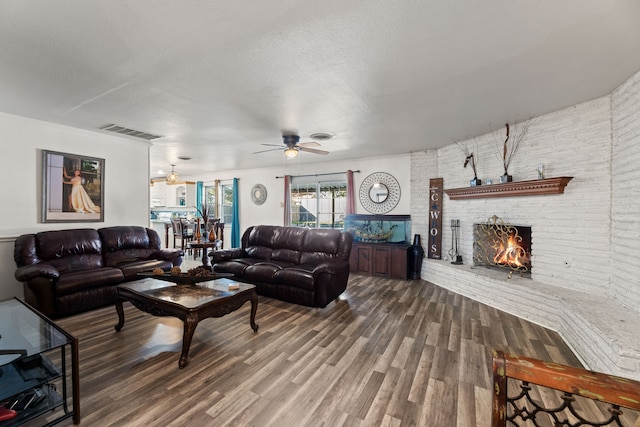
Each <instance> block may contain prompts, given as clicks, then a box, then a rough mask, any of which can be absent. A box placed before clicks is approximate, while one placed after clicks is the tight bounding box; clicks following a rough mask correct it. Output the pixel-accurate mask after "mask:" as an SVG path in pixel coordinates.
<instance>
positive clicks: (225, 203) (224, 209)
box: [220, 184, 233, 224]
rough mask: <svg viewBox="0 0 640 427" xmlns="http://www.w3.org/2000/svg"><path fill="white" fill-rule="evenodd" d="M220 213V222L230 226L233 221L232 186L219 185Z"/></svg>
mask: <svg viewBox="0 0 640 427" xmlns="http://www.w3.org/2000/svg"><path fill="white" fill-rule="evenodd" d="M220 212H221V215H220V216H221V217H222V218H221V219H222V222H224V223H225V224H231V221H232V220H233V184H220Z"/></svg>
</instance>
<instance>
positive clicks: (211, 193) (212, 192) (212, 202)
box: [204, 185, 216, 218]
mask: <svg viewBox="0 0 640 427" xmlns="http://www.w3.org/2000/svg"><path fill="white" fill-rule="evenodd" d="M204 201H205V203H206V204H207V207H208V208H209V212H211V214H210V215H209V216H211V217H212V218H213V215H215V213H214V212H216V187H215V185H208V186H205V187H204Z"/></svg>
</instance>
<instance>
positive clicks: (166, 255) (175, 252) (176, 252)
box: [149, 248, 184, 261]
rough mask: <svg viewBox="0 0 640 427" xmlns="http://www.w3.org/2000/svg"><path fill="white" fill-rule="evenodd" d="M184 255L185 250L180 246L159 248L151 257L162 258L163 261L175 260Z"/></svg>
mask: <svg viewBox="0 0 640 427" xmlns="http://www.w3.org/2000/svg"><path fill="white" fill-rule="evenodd" d="M181 256H184V251H183V250H182V249H180V248H170V249H169V248H168V249H158V250H157V251H153V252H152V253H151V255H149V259H161V260H163V261H173V260H175V259H176V258H178V257H181Z"/></svg>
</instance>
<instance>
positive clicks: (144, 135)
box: [100, 123, 162, 141]
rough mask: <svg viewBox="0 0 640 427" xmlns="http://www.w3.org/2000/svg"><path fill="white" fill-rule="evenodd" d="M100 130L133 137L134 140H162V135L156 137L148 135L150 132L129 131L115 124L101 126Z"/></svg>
mask: <svg viewBox="0 0 640 427" xmlns="http://www.w3.org/2000/svg"><path fill="white" fill-rule="evenodd" d="M100 129H102V130H106V131H109V132H115V133H119V134H122V135H127V136H132V137H134V138H141V139H146V140H147V141H151V140H153V139H158V138H162V135H154V134H152V133H148V132H142V131H139V130H134V129H129V128H126V127H124V126H118V125H114V124H113V123H110V124H108V125H104V126H101V127H100Z"/></svg>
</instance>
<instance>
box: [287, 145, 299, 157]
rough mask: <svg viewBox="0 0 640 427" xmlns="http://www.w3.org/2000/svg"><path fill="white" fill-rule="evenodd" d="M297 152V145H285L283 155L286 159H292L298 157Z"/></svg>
mask: <svg viewBox="0 0 640 427" xmlns="http://www.w3.org/2000/svg"><path fill="white" fill-rule="evenodd" d="M298 154H299V152H298V148H297V147H287V148H286V149H285V150H284V156H285V157H286V158H287V159H293V158H295V157H298Z"/></svg>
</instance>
